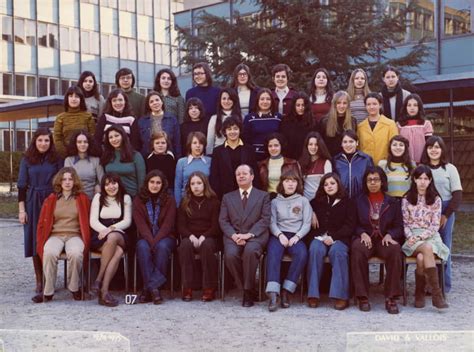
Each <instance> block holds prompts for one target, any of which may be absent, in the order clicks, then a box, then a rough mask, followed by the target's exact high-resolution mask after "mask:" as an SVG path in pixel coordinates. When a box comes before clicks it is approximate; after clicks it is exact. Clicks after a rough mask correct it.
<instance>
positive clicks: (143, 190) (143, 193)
mask: <svg viewBox="0 0 474 352" xmlns="http://www.w3.org/2000/svg"><path fill="white" fill-rule="evenodd" d="M156 176H158V177H159V178H160V179H161V189H160V191H159V192H158V203H159V204H160V205H163V204H165V203H166V201H167V200H168V197H169V196H168V180H167V179H166V176H165V174H164V173H163V172H162V171H161V170H158V169H155V170H151V171H150V172H149V173H147V174H146V176H145V181H143V184H142V186H141V187H140V191H139V192H138V197H139V198H140V200H141V201H142V202H143V203H146V202H148V201H149V200H150V199H151V197H152V194H151V192H150V190H149V189H148V182H150V180H151V179H152V178H153V177H156Z"/></svg>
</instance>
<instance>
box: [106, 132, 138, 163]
mask: <svg viewBox="0 0 474 352" xmlns="http://www.w3.org/2000/svg"><path fill="white" fill-rule="evenodd" d="M112 131H115V132H117V133H120V135H121V136H122V145H121V146H120V161H121V162H123V163H131V162H132V161H133V148H132V145H131V144H130V140H129V139H128V135H127V132H125V130H124V129H123V127H122V126H120V125H112V126H110V127H109V128H107V130H106V131H105V133H104V135H105V138H104V153H103V154H102V157H101V159H100V163H101V164H102V166H105V165H107V164H108V163H109V162H111V161H112V160H114V157H115V148H114V147H112V145H111V144H110V141H109V134H110V132H112Z"/></svg>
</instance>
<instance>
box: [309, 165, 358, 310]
mask: <svg viewBox="0 0 474 352" xmlns="http://www.w3.org/2000/svg"><path fill="white" fill-rule="evenodd" d="M311 207H312V208H313V211H314V212H315V214H316V216H317V218H318V227H317V228H316V230H315V231H314V239H313V240H312V241H311V244H310V247H309V254H308V272H307V276H308V305H309V307H311V308H316V307H318V305H319V299H320V294H319V284H320V282H321V277H322V275H323V269H324V257H325V256H326V255H327V256H329V261H330V263H331V266H332V277H331V285H330V288H329V297H330V298H333V299H334V300H335V302H334V308H335V309H337V310H343V309H345V308H347V307H348V306H349V248H350V241H351V237H352V233H353V232H354V226H355V210H354V204H353V203H352V201H351V200H350V199H349V198H348V197H347V196H346V192H345V190H344V186H343V185H342V181H341V179H340V178H339V176H338V175H337V174H336V173H333V172H330V173H327V174H325V175H324V176H323V177H322V178H321V183H320V187H319V189H318V191H317V193H316V197H315V198H314V199H313V200H312V201H311Z"/></svg>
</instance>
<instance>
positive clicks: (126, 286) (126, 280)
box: [122, 252, 129, 294]
mask: <svg viewBox="0 0 474 352" xmlns="http://www.w3.org/2000/svg"><path fill="white" fill-rule="evenodd" d="M122 259H123V272H124V275H123V276H125V294H127V293H128V288H129V286H128V254H127V253H125V252H124V253H123V256H122Z"/></svg>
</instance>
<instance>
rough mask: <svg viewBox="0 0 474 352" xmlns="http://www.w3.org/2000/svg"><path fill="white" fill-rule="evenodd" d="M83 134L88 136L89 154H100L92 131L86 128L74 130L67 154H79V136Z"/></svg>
mask: <svg viewBox="0 0 474 352" xmlns="http://www.w3.org/2000/svg"><path fill="white" fill-rule="evenodd" d="M81 135H82V136H85V137H86V138H87V143H89V147H88V148H87V155H89V156H100V152H99V149H98V148H97V146H96V144H95V141H94V138H92V136H91V135H90V133H89V132H87V131H86V130H77V131H74V133H73V134H72V136H71V138H70V139H69V144H68V145H67V155H68V156H76V155H78V154H79V151H78V150H77V138H78V137H79V136H81Z"/></svg>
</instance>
